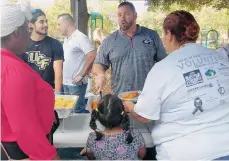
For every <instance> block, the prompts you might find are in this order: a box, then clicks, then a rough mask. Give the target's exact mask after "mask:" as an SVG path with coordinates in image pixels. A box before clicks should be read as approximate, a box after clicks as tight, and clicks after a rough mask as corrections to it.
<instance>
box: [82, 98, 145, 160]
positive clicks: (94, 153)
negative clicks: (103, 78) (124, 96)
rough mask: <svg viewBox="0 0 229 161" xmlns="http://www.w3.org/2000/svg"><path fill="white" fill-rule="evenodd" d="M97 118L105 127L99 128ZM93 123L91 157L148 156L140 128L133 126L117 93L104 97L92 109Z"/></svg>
mask: <svg viewBox="0 0 229 161" xmlns="http://www.w3.org/2000/svg"><path fill="white" fill-rule="evenodd" d="M97 120H98V121H99V122H100V123H101V124H102V125H103V126H104V127H105V129H104V130H103V131H98V129H97V125H96V121H97ZM90 127H91V128H92V129H93V130H94V132H92V133H90V134H89V137H88V140H87V146H86V150H87V157H88V159H97V160H138V159H143V157H144V156H145V154H146V148H145V143H144V139H143V137H142V135H141V133H140V132H139V131H138V130H136V129H134V128H130V121H129V116H128V114H127V113H125V112H124V106H123V104H122V101H121V100H120V99H119V98H118V97H117V96H115V95H111V94H109V95H106V96H104V97H103V98H102V100H101V101H100V102H99V104H98V108H97V109H95V110H93V111H92V114H91V121H90Z"/></svg>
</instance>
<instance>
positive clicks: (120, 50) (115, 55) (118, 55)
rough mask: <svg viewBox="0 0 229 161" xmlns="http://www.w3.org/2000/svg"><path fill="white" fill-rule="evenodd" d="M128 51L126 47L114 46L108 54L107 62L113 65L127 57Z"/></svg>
mask: <svg viewBox="0 0 229 161" xmlns="http://www.w3.org/2000/svg"><path fill="white" fill-rule="evenodd" d="M129 51H130V47H129V46H128V45H124V46H123V45H114V46H113V48H112V49H111V50H110V53H109V61H110V62H111V63H115V62H117V61H120V60H123V59H125V57H126V56H127V55H128V53H129Z"/></svg>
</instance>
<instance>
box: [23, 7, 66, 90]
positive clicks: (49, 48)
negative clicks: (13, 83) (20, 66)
mask: <svg viewBox="0 0 229 161" xmlns="http://www.w3.org/2000/svg"><path fill="white" fill-rule="evenodd" d="M29 28H30V31H31V35H30V42H29V46H28V49H27V52H26V53H25V54H23V56H22V59H23V60H24V61H25V62H26V63H28V64H29V65H30V67H32V68H33V69H34V70H35V71H36V72H38V73H39V74H40V76H41V77H42V78H43V79H44V80H45V81H46V82H47V83H49V84H50V85H51V86H52V87H53V88H54V89H55V92H61V91H62V81H63V61H64V52H63V47H62V44H61V43H60V42H59V41H58V40H56V39H53V38H51V37H49V36H47V32H48V20H47V18H46V15H45V13H44V12H43V11H42V10H40V9H35V10H33V11H32V19H31V21H30V23H29Z"/></svg>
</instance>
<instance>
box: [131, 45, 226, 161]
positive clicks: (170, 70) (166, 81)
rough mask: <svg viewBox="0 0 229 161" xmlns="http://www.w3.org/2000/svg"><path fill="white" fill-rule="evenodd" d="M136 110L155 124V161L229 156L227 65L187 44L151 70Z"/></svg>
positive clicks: (215, 55)
mask: <svg viewBox="0 0 229 161" xmlns="http://www.w3.org/2000/svg"><path fill="white" fill-rule="evenodd" d="M134 110H135V112H136V113H137V114H139V115H140V116H142V117H145V118H147V119H150V120H156V121H155V126H154V127H153V130H152V137H153V140H154V143H155V145H156V146H157V159H176V160H178V159H181V160H183V159H189V160H196V159H216V158H218V157H222V156H225V155H229V62H228V61H227V60H226V59H225V58H224V56H222V55H221V54H218V53H217V52H214V51H212V50H210V49H207V48H205V47H202V46H200V45H197V44H193V43H190V44H186V45H185V46H183V47H182V48H180V49H179V50H177V51H174V52H173V53H171V54H170V55H169V56H167V57H166V58H165V59H163V60H162V61H160V62H159V63H157V64H156V65H155V66H154V67H153V68H152V69H151V71H150V72H149V74H148V76H147V79H146V82H145V85H144V88H143V91H142V93H141V95H140V96H139V99H138V102H137V104H136V106H135V109H134Z"/></svg>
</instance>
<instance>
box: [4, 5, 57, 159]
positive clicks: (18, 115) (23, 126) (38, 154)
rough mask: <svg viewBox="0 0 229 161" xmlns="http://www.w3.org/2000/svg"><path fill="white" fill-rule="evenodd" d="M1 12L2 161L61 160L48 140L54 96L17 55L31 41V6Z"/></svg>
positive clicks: (51, 123) (52, 118) (18, 6)
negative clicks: (29, 22)
mask: <svg viewBox="0 0 229 161" xmlns="http://www.w3.org/2000/svg"><path fill="white" fill-rule="evenodd" d="M0 12H1V21H0V22H1V29H0V30H1V129H2V130H1V160H21V159H26V158H28V159H30V160H53V159H59V156H58V155H57V151H56V148H55V147H54V146H53V145H52V144H51V143H50V142H49V140H48V138H47V137H46V136H47V135H48V134H49V133H50V131H52V130H51V129H52V125H53V121H54V108H53V107H54V93H53V89H52V88H51V86H50V85H49V84H47V83H46V82H45V81H44V80H43V79H42V78H41V77H40V76H39V75H38V74H37V73H36V72H35V71H34V70H32V69H31V68H30V67H29V66H28V65H27V64H26V63H25V62H23V61H22V60H21V59H19V58H18V57H17V56H16V54H20V53H24V52H25V51H26V48H27V46H28V42H29V33H28V23H27V21H28V20H29V19H30V17H31V15H30V14H31V13H30V8H29V5H22V4H21V5H20V4H4V5H1V6H0Z"/></svg>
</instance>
